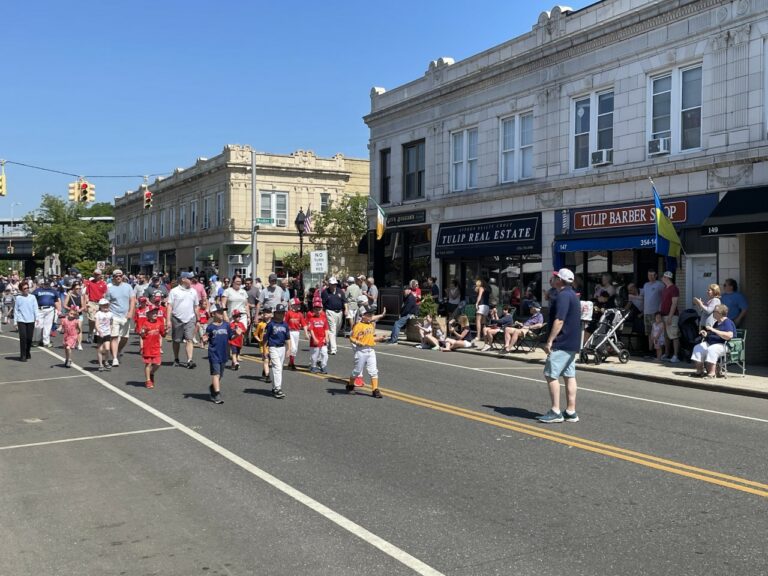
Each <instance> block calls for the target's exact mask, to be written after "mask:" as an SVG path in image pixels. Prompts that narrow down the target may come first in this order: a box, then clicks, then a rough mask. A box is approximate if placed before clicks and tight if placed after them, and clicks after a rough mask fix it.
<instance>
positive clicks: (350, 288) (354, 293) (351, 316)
mask: <svg viewBox="0 0 768 576" xmlns="http://www.w3.org/2000/svg"><path fill="white" fill-rule="evenodd" d="M362 294H363V290H362V288H361V287H360V282H359V281H358V280H357V279H356V278H355V277H354V276H350V277H349V278H347V289H346V291H345V292H344V299H345V300H346V304H347V305H346V310H345V313H344V316H345V317H346V321H347V331H348V332H349V333H351V332H352V326H354V324H355V317H356V316H357V304H358V297H359V296H362ZM366 300H367V299H366Z"/></svg>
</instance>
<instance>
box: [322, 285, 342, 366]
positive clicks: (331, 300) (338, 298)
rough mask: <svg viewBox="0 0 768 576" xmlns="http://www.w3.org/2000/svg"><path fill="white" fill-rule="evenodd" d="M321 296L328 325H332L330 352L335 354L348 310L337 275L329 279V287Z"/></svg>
mask: <svg viewBox="0 0 768 576" xmlns="http://www.w3.org/2000/svg"><path fill="white" fill-rule="evenodd" d="M321 297H322V299H323V308H324V309H325V315H326V316H327V317H328V326H329V327H330V331H329V335H330V338H329V342H328V344H329V346H328V348H329V353H330V354H331V355H334V354H336V350H337V344H336V336H337V335H338V333H339V329H340V328H341V327H342V326H343V323H344V316H345V313H344V312H345V310H346V303H345V302H344V293H343V292H342V291H341V289H340V288H339V281H338V280H337V279H336V276H331V277H330V278H329V279H328V288H327V289H326V290H324V291H323V293H322V295H321Z"/></svg>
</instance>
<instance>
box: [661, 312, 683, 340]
mask: <svg viewBox="0 0 768 576" xmlns="http://www.w3.org/2000/svg"><path fill="white" fill-rule="evenodd" d="M678 321H679V318H678V317H677V316H672V320H671V321H670V322H669V324H667V323H666V321H665V322H664V327H665V328H666V330H667V338H669V339H670V340H677V339H678V338H680V328H679V326H678V325H677V323H678Z"/></svg>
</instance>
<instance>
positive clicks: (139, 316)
mask: <svg viewBox="0 0 768 576" xmlns="http://www.w3.org/2000/svg"><path fill="white" fill-rule="evenodd" d="M150 307H151V306H150V304H149V300H148V299H147V297H146V296H141V297H140V298H139V300H138V302H137V303H136V310H135V311H134V312H133V329H134V330H135V331H136V334H138V335H139V353H141V351H142V350H143V348H144V338H143V336H142V335H141V328H142V325H143V324H144V321H145V320H146V319H147V312H148V311H149V309H150ZM155 317H157V314H155Z"/></svg>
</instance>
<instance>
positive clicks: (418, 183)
mask: <svg viewBox="0 0 768 576" xmlns="http://www.w3.org/2000/svg"><path fill="white" fill-rule="evenodd" d="M410 150H415V151H416V166H415V168H416V169H415V170H411V171H409V168H410V166H409V161H408V152H409V151H410ZM426 158H427V142H426V140H424V139H421V140H414V141H413V142H408V143H406V144H403V201H404V202H408V201H413V200H423V199H424V198H425V196H426V188H427V183H426V164H427V161H426ZM410 175H414V185H415V188H416V190H415V193H412V194H411V195H409V194H408V181H409V176H410Z"/></svg>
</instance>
